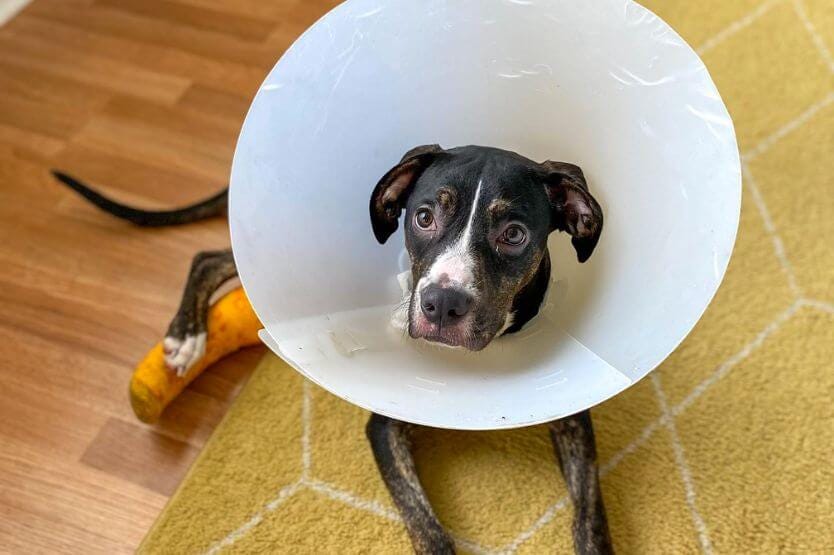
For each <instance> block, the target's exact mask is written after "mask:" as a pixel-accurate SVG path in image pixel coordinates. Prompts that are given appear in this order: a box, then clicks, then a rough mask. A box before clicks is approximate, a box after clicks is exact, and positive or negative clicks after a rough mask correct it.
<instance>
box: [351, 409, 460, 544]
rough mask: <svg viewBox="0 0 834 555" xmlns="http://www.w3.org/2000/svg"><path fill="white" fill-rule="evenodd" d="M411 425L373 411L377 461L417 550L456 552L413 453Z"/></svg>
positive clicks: (370, 424) (373, 445)
mask: <svg viewBox="0 0 834 555" xmlns="http://www.w3.org/2000/svg"><path fill="white" fill-rule="evenodd" d="M409 428H410V425H409V424H406V423H405V422H401V421H399V420H394V419H392V418H388V417H386V416H382V415H379V414H372V415H371V418H370V420H368V425H367V427H366V429H365V430H366V433H367V434H368V440H369V441H370V442H371V449H372V450H373V452H374V458H375V459H376V464H377V466H378V467H379V471H380V473H381V474H382V479H383V480H384V481H385V485H386V486H387V487H388V491H389V492H390V494H391V497H392V498H393V499H394V504H395V505H396V506H397V509H399V511H400V515H401V516H402V518H403V522H404V523H405V528H406V530H407V531H408V536H409V538H411V545H412V546H413V547H414V551H415V552H416V553H421V554H422V553H432V554H434V553H438V554H440V553H454V552H455V548H454V543H453V542H452V540H451V538H450V537H449V535H448V534H447V533H446V531H445V530H444V529H443V526H442V525H441V524H440V521H439V520H437V516H435V514H434V511H433V510H432V508H431V505H430V504H429V500H428V498H427V497H426V492H425V491H423V487H422V486H421V485H420V479H419V478H418V477H417V470H416V468H415V466H414V458H413V457H412V455H411V441H410V437H409Z"/></svg>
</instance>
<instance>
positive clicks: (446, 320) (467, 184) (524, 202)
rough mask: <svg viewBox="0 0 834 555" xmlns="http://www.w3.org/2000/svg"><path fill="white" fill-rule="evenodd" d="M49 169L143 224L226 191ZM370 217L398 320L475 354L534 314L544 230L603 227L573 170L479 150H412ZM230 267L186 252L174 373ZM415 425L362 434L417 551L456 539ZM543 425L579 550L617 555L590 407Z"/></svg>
mask: <svg viewBox="0 0 834 555" xmlns="http://www.w3.org/2000/svg"><path fill="white" fill-rule="evenodd" d="M55 176H56V177H57V178H58V179H59V180H61V181H62V182H63V183H65V184H66V185H68V186H70V187H71V188H73V189H74V190H75V191H77V192H78V193H80V194H81V195H83V196H84V197H86V198H87V199H88V200H90V201H92V202H93V203H94V204H96V205H97V206H99V207H100V208H102V209H104V210H106V211H107V212H110V213H111V214H114V215H116V216H119V217H121V218H124V219H127V220H130V221H132V222H134V223H136V224H139V225H149V226H154V225H172V224H182V223H188V222H191V221H195V220H198V219H202V218H205V217H209V216H214V215H220V214H222V213H224V212H225V210H226V200H227V197H226V195H225V192H224V193H220V194H218V195H216V196H214V197H212V198H211V199H209V200H207V201H204V202H201V203H199V204H196V205H193V206H190V207H185V208H182V209H179V210H172V211H164V212H148V211H142V210H137V209H134V208H131V207H127V206H125V205H122V204H119V203H116V202H114V201H112V200H110V199H107V198H105V197H103V196H102V195H100V194H99V193H97V192H95V191H94V190H92V189H90V188H89V187H87V186H86V185H84V184H82V183H80V182H79V181H77V180H75V179H73V178H71V177H69V176H67V175H66V174H62V173H60V172H55ZM403 212H404V213H405V216H404V217H403ZM370 217H371V225H372V228H373V233H374V235H375V236H376V239H377V240H378V241H379V242H380V243H384V242H385V241H387V240H388V238H389V237H390V236H391V234H392V233H394V231H396V229H397V228H398V226H399V224H400V221H401V220H402V225H403V228H404V232H405V244H406V249H407V251H408V254H409V257H410V259H411V273H412V280H411V283H412V285H411V291H410V294H409V296H408V299H407V302H406V303H404V305H403V309H402V310H404V311H405V314H403V315H402V318H401V320H402V321H403V322H405V326H406V327H407V329H408V333H409V335H410V336H411V337H412V338H415V339H421V340H426V341H431V342H437V343H442V344H445V345H447V346H451V347H460V348H465V349H469V350H472V351H478V350H481V349H483V348H484V347H486V346H487V345H488V344H489V343H490V342H491V341H492V339H494V338H495V337H497V336H499V335H503V334H510V333H513V332H515V331H518V330H520V329H521V328H522V327H523V326H524V325H525V324H526V323H527V322H528V321H529V320H530V319H531V318H533V317H534V316H535V315H536V314H537V313H538V311H539V307H540V305H541V303H542V300H543V298H544V295H545V292H546V290H547V286H548V283H549V278H550V264H551V261H550V254H549V252H548V249H547V238H548V236H549V235H550V233H551V232H553V231H555V230H559V231H564V232H567V233H568V234H570V235H571V236H572V242H573V246H574V248H575V249H576V253H577V256H578V258H579V261H580V262H584V261H585V260H587V259H588V257H590V256H591V253H592V252H593V250H594V248H595V247H596V244H597V242H598V240H599V237H600V233H601V231H602V210H601V209H600V206H599V204H598V203H597V201H596V200H595V199H594V198H593V196H591V194H590V192H589V191H588V186H587V184H586V182H585V177H584V175H583V173H582V170H581V169H580V168H579V167H577V166H574V165H572V164H566V163H562V162H551V161H547V162H544V163H536V162H533V161H532V160H529V159H527V158H525V157H523V156H520V155H518V154H516V153H513V152H508V151H505V150H499V149H495V148H487V147H480V146H465V147H459V148H453V149H448V150H447V149H443V148H441V147H440V146H438V145H428V146H421V147H417V148H415V149H412V150H410V151H409V152H407V153H406V154H405V156H404V157H403V158H402V160H401V161H400V162H399V163H398V164H397V165H396V166H394V167H393V168H392V169H391V170H389V171H388V172H387V173H386V174H385V175H384V176H383V177H382V179H381V180H380V181H379V183H377V185H376V187H375V188H374V190H373V192H372V194H371V199H370ZM235 275H236V269H235V265H234V261H233V259H232V255H231V251H228V250H226V251H215V252H204V253H199V254H198V255H197V256H196V257H195V258H194V261H193V263H192V267H191V271H190V274H189V276H188V281H187V283H186V288H185V292H184V294H183V299H182V303H181V306H180V308H179V310H178V312H177V314H176V315H175V316H174V319H173V321H172V322H171V325H170V327H169V329H168V333H167V335H166V338H165V349H166V362H167V364H168V365H169V366H170V367H171V369H172V371H177V372H180V373H183V372H185V371H186V370H187V369H188V368H189V367H190V366H191V364H193V363H194V362H195V361H196V360H197V359H199V358H200V356H202V354H203V350H204V348H205V332H206V320H207V313H208V308H209V300H210V297H211V294H212V293H213V292H214V291H215V290H216V289H217V288H218V287H219V286H220V285H221V284H222V283H223V282H225V281H227V280H228V279H230V278H232V277H234V276H235ZM411 427H412V425H410V424H407V423H405V422H400V421H397V420H394V419H391V418H388V417H385V416H381V415H378V414H372V415H371V417H370V420H369V422H368V425H367V428H366V432H367V435H368V439H369V440H370V444H371V448H372V450H373V453H374V457H375V459H376V462H377V465H378V467H379V471H380V473H381V474H382V478H383V480H384V481H385V484H386V486H387V487H388V490H389V492H390V493H391V496H392V498H393V500H394V503H395V504H396V506H397V508H398V509H399V511H400V513H401V515H402V517H403V521H404V523H405V526H406V529H407V531H408V534H409V537H410V538H411V542H412V545H413V546H414V550H415V551H416V552H418V553H452V552H454V544H453V542H452V540H451V539H450V537H449V535H448V533H447V532H446V531H445V530H444V529H443V526H442V525H441V524H440V522H439V520H438V519H437V516H436V515H435V514H434V511H433V510H432V507H431V504H430V503H429V500H428V498H427V497H426V494H425V492H424V491H423V488H422V486H421V485H420V481H419V477H418V476H417V472H416V468H415V465H414V460H413V458H412V455H411V444H410V429H411ZM548 427H549V429H550V435H551V438H552V440H553V445H554V448H555V452H556V456H557V459H558V461H559V465H560V467H561V470H562V474H563V475H564V477H565V480H566V482H567V486H568V490H569V493H570V497H571V499H572V501H573V505H574V510H575V514H574V523H573V535H574V547H575V550H576V552H577V553H610V552H612V546H611V540H610V536H609V533H608V525H607V522H606V517H605V509H604V506H603V502H602V495H601V493H600V488H599V478H598V470H597V462H596V445H595V442H594V432H593V427H592V424H591V417H590V412H589V411H584V412H581V413H579V414H575V415H573V416H569V417H566V418H562V419H560V420H556V421H554V422H550V423H549V424H548Z"/></svg>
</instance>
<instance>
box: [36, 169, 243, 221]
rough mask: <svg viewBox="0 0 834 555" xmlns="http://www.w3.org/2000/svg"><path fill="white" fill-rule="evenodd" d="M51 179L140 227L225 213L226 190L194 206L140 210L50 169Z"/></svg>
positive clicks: (227, 193)
mask: <svg viewBox="0 0 834 555" xmlns="http://www.w3.org/2000/svg"><path fill="white" fill-rule="evenodd" d="M52 175H54V176H55V178H56V179H57V180H58V181H60V182H61V183H63V184H64V185H66V186H67V187H69V188H70V189H72V190H73V191H75V192H76V193H78V194H79V195H81V196H82V197H84V198H85V199H87V200H88V201H90V202H91V203H93V204H94V205H96V206H97V207H99V208H100V209H101V210H104V211H105V212H107V213H108V214H111V215H113V216H116V217H117V218H121V219H122V220H127V221H129V222H131V223H133V224H136V225H138V226H142V227H162V226H169V225H181V224H188V223H191V222H196V221H198V220H205V219H207V218H212V217H215V216H223V215H225V214H226V211H227V209H228V204H229V189H228V188H226V189H223V190H222V191H220V192H219V193H217V194H216V195H214V196H212V197H210V198H207V199H205V200H202V201H200V202H198V203H195V204H191V205H189V206H183V207H182V208H175V209H173V210H142V209H140V208H134V207H132V206H128V205H126V204H122V203H120V202H116V201H114V200H111V199H109V198H107V197H105V196H104V195H102V194H101V193H99V192H98V191H96V190H95V189H92V188H91V187H89V186H87V185H85V184H84V183H82V182H80V181H78V180H77V179H75V178H74V177H72V176H70V175H67V174H65V173H63V172H61V171H58V170H52Z"/></svg>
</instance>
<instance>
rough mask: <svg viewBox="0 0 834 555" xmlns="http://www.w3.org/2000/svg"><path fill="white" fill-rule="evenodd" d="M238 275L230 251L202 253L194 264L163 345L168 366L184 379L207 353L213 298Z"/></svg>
mask: <svg viewBox="0 0 834 555" xmlns="http://www.w3.org/2000/svg"><path fill="white" fill-rule="evenodd" d="M236 275H237V267H236V266H235V260H234V258H233V257H232V251H231V249H227V250H222V251H204V252H199V253H197V255H196V256H195V257H194V260H193V261H192V262H191V270H190V271H189V273H188V280H187V281H186V283H185V291H183V294H182V301H181V302H180V307H179V309H178V310H177V314H176V315H175V316H174V319H173V320H172V321H171V325H170V326H169V327H168V333H166V334H165V340H164V342H163V346H164V348H165V363H166V364H167V365H168V367H169V368H171V369H172V370H176V372H177V374H178V375H180V376H182V375H184V374H185V373H186V372H187V371H188V369H189V368H191V366H192V365H193V364H194V363H195V362H197V361H198V360H199V359H200V358H201V357H202V356H203V354H204V353H205V349H206V331H207V330H206V322H207V321H208V311H209V302H210V301H211V296H212V294H213V293H214V292H215V291H217V288H218V287H220V286H221V285H223V283H225V282H226V281H228V280H230V279H232V278H233V277H235V276H236Z"/></svg>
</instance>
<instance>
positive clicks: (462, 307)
mask: <svg viewBox="0 0 834 555" xmlns="http://www.w3.org/2000/svg"><path fill="white" fill-rule="evenodd" d="M471 304H472V296H471V295H469V294H468V293H467V292H466V291H464V290H462V289H458V288H455V287H440V286H439V285H434V284H432V285H427V286H426V287H424V288H423V290H422V291H421V292H420V309H421V310H422V311H423V315H424V316H425V317H426V319H427V320H428V321H429V322H431V323H432V324H439V325H440V326H441V327H442V326H449V325H452V324H454V323H455V322H457V321H458V320H460V319H461V318H463V317H464V316H465V315H466V313H467V312H469V306H470V305H471Z"/></svg>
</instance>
